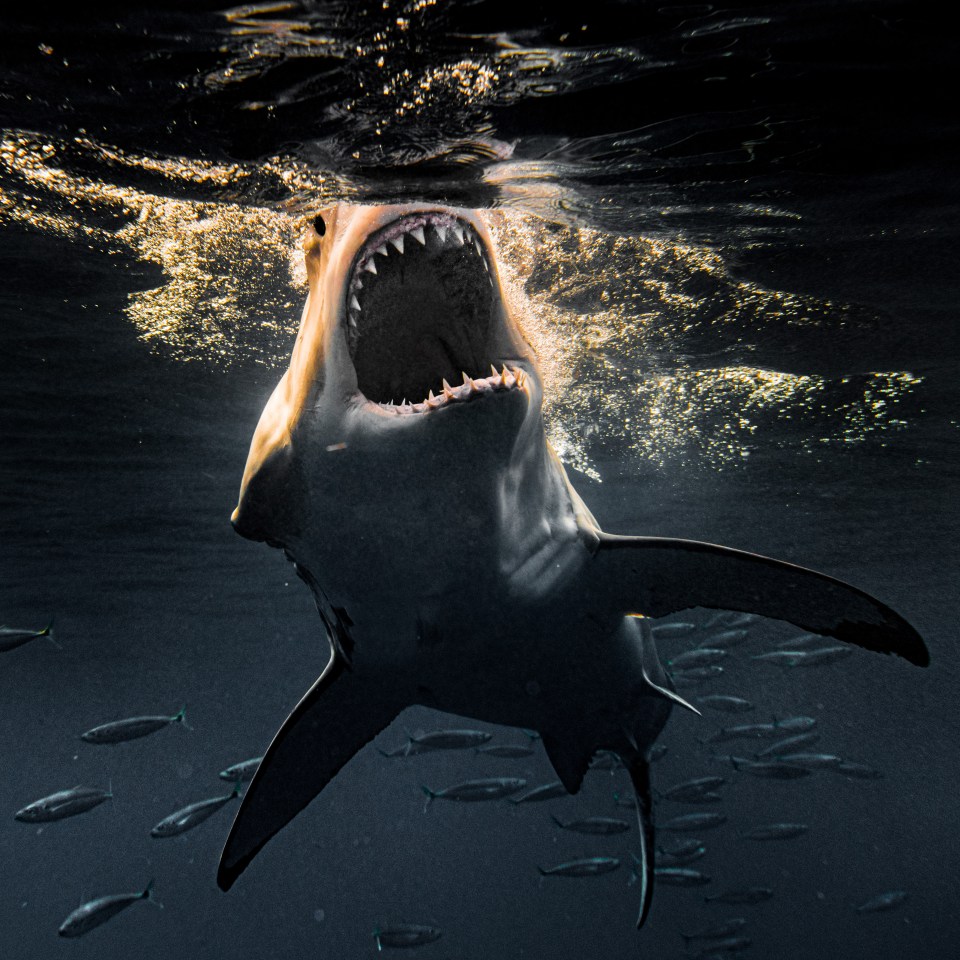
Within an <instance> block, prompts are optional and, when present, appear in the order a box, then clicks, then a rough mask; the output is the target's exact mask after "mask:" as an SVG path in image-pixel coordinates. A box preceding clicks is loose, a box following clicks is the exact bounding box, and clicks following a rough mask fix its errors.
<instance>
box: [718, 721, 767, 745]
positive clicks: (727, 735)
mask: <svg viewBox="0 0 960 960" xmlns="http://www.w3.org/2000/svg"><path fill="white" fill-rule="evenodd" d="M776 734H777V728H776V727H775V726H774V725H773V724H772V723H742V724H740V725H739V726H736V727H721V728H720V729H719V730H718V731H717V732H716V733H714V734H711V735H710V736H709V737H707V739H706V740H704V741H702V742H703V743H728V742H729V741H731V740H759V739H762V738H763V737H772V736H776Z"/></svg>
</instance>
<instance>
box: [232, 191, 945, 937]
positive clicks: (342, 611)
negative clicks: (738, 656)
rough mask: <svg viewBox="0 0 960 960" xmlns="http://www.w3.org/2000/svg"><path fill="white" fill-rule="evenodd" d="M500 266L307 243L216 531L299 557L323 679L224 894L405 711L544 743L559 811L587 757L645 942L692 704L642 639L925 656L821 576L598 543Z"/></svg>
mask: <svg viewBox="0 0 960 960" xmlns="http://www.w3.org/2000/svg"><path fill="white" fill-rule="evenodd" d="M494 251H495V248H494V244H493V242H492V239H491V236H490V232H489V229H488V227H487V225H486V223H485V221H484V219H483V216H482V215H481V214H480V213H479V212H476V211H470V210H464V209H452V208H448V207H442V206H432V205H430V206H409V205H402V206H394V205H391V206H352V205H340V206H337V207H336V208H335V209H331V210H326V211H322V212H321V213H320V215H318V216H317V217H316V219H314V221H313V223H312V225H311V226H310V227H309V228H308V230H307V235H306V238H305V241H304V252H305V259H306V268H307V275H308V280H309V294H308V297H307V302H306V305H305V308H304V311H303V317H302V321H301V325H300V330H299V334H298V337H297V340H296V344H295V346H294V348H293V354H292V357H291V360H290V366H289V368H288V370H287V371H286V373H285V374H284V375H283V377H282V378H281V380H280V382H279V384H278V385H277V387H276V389H275V391H274V392H273V394H272V396H271V397H270V400H269V401H268V403H267V405H266V408H265V409H264V411H263V414H262V416H261V418H260V422H259V424H258V426H257V428H256V431H255V433H254V436H253V440H252V443H251V447H250V453H249V457H248V460H247V464H246V469H245V471H244V475H243V480H242V484H241V490H240V499H239V504H238V506H237V508H236V510H235V511H234V514H233V517H232V522H233V525H234V527H235V528H236V530H237V531H238V532H239V533H240V534H242V535H243V536H245V537H248V538H251V539H253V540H261V541H266V542H267V543H268V544H270V545H271V546H276V547H280V548H282V549H283V550H284V551H285V552H286V555H287V556H288V558H289V559H290V560H292V561H293V563H294V564H295V566H296V571H297V573H298V574H299V576H300V577H301V578H302V579H303V580H304V581H305V582H306V583H307V584H308V585H309V587H310V589H311V590H312V592H313V595H314V597H315V600H316V605H317V609H318V611H319V613H320V617H321V619H322V621H323V624H324V626H325V628H326V634H327V637H328V638H329V644H330V659H329V662H328V664H327V666H326V668H325V669H324V671H323V673H322V674H321V676H320V677H319V678H318V679H317V680H316V682H315V683H314V684H313V686H312V687H310V689H309V690H308V691H307V693H306V694H305V695H304V697H303V699H302V700H301V701H300V702H299V703H298V704H297V705H296V707H295V708H294V709H293V712H292V713H291V714H290V716H289V717H288V718H287V720H286V722H285V723H284V724H283V726H282V727H281V728H280V730H279V732H278V733H277V735H276V736H275V738H274V740H273V742H272V743H271V744H270V747H269V749H268V750H267V752H266V754H265V756H264V758H263V760H262V762H261V764H260V766H259V769H258V770H257V773H256V775H255V776H254V778H253V780H252V781H251V783H250V785H249V788H248V790H247V793H246V795H245V796H244V798H243V802H242V804H241V806H240V809H239V811H238V813H237V817H236V820H235V822H234V824H233V827H232V829H231V831H230V834H229V837H228V839H227V841H226V845H225V847H224V850H223V854H222V857H221V861H220V868H219V873H218V883H219V885H220V886H221V887H222V888H223V889H224V890H226V889H229V888H230V886H231V885H232V884H233V883H234V881H235V880H236V879H237V877H238V876H239V875H240V874H241V873H242V872H243V870H244V869H245V868H246V867H247V866H248V864H249V863H250V861H251V860H252V859H253V858H254V856H255V855H256V854H257V852H258V851H259V850H260V849H261V848H262V847H263V845H264V844H265V843H266V842H267V841H268V840H269V839H270V837H272V836H273V835H274V834H275V833H277V831H279V830H280V829H281V828H283V827H284V826H285V825H286V824H287V823H289V822H290V821H291V820H292V819H293V818H294V817H295V816H296V815H297V814H298V813H299V812H300V811H301V810H302V809H303V808H304V807H306V806H307V804H309V803H310V802H311V801H312V800H313V799H314V797H315V796H316V795H317V794H318V793H319V792H320V791H321V790H322V789H323V788H324V787H325V786H326V784H327V783H329V781H330V780H331V778H333V777H334V776H335V775H336V773H337V771H338V770H339V769H340V768H341V767H342V766H343V765H344V764H345V763H347V761H348V760H350V758H351V757H352V756H353V755H354V754H355V753H356V752H357V751H358V750H360V749H361V747H363V746H364V744H366V743H368V742H369V741H370V740H372V739H373V738H374V737H375V736H376V735H377V734H378V733H379V732H380V731H381V730H383V729H384V728H385V727H386V726H387V725H388V724H389V723H390V722H391V721H392V720H393V719H394V718H395V717H396V716H397V714H398V713H400V712H401V711H402V710H404V709H405V708H406V707H408V706H411V705H413V704H423V705H426V706H429V707H434V708H437V709H440V710H444V711H447V712H449V713H453V714H458V715H461V716H463V717H471V718H475V719H479V720H483V721H488V722H491V723H497V724H505V725H510V726H514V727H522V728H526V729H529V730H535V731H538V732H539V733H540V735H541V737H542V739H543V745H544V747H545V749H546V752H547V755H548V756H549V759H550V761H551V763H552V764H553V766H554V768H555V769H556V771H557V775H558V776H559V778H560V780H561V781H562V782H563V784H564V786H565V787H566V788H567V790H569V791H570V792H571V793H575V792H577V790H578V789H579V788H580V784H581V781H582V780H583V776H584V773H585V771H586V769H587V766H588V765H589V763H590V760H591V758H592V757H593V756H594V754H595V753H596V752H597V751H599V750H605V751H615V752H616V753H617V754H619V755H620V757H621V758H622V759H623V761H624V764H625V765H626V767H627V768H628V769H629V771H630V776H631V779H632V781H633V784H634V787H635V790H636V795H637V809H638V813H639V819H640V827H641V829H640V843H639V846H640V854H641V855H640V857H639V860H640V861H641V862H642V864H643V867H642V869H641V870H640V871H639V872H640V880H641V892H640V900H641V906H640V913H639V920H638V925H640V924H642V923H643V920H644V918H645V917H646V915H647V911H648V910H649V906H650V899H651V894H652V876H653V872H652V866H653V865H652V858H653V822H652V811H651V804H650V786H649V774H648V754H649V751H650V749H651V747H652V746H653V744H654V741H655V740H656V738H657V736H658V734H659V733H660V731H661V730H662V729H663V726H664V724H665V723H666V721H667V718H668V716H669V714H670V711H671V709H672V707H673V706H674V705H675V704H678V703H679V704H683V705H686V704H684V701H683V700H682V699H681V698H680V697H679V696H678V695H677V694H676V692H675V691H674V689H673V687H672V685H671V682H670V680H669V678H668V676H667V674H666V673H665V671H664V668H663V666H662V665H661V663H660V660H659V658H658V656H657V650H656V646H655V644H654V641H653V637H652V634H651V630H650V628H649V622H648V619H647V618H656V617H662V616H664V615H666V614H670V613H674V612H676V611H680V610H685V609H688V608H692V607H706V608H716V609H723V610H735V611H746V612H750V613H754V614H759V615H762V616H764V617H771V618H774V619H777V620H785V621H788V622H790V623H792V624H795V625H797V626H798V627H801V628H803V629H804V630H809V631H812V632H815V633H818V634H823V635H825V636H831V637H836V638H837V639H839V640H842V641H846V642H848V643H853V644H857V645H859V646H861V647H865V648H867V649H868V650H874V651H879V652H883V653H896V654H899V655H900V656H902V657H905V658H906V659H907V660H909V661H910V662H912V663H914V664H918V665H921V666H923V665H926V664H927V662H928V660H929V657H928V653H927V650H926V648H925V646H924V643H923V640H922V639H921V638H920V636H919V635H918V634H917V632H916V631H915V630H914V629H913V627H911V626H910V624H908V623H907V622H906V621H905V620H904V619H903V618H902V617H900V616H899V615H898V614H897V613H895V612H894V611H893V610H891V609H890V608H889V607H887V606H884V605H883V604H882V603H880V602H879V601H878V600H875V599H874V598H873V597H871V596H869V595H868V594H866V593H864V592H863V591H861V590H858V589H857V588H855V587H852V586H850V585H848V584H846V583H843V582H841V581H839V580H836V579H834V578H832V577H829V576H826V575H824V574H821V573H817V572H814V571H812V570H808V569H805V568H803V567H799V566H795V565H793V564H791V563H785V562H781V561H778V560H772V559H769V558H767V557H763V556H759V555H756V554H752V553H747V552H744V551H742V550H735V549H730V548H727V547H722V546H716V545H714V544H709V543H699V542H695V541H690V540H680V539H667V538H660V537H625V536H613V535H611V534H607V533H604V532H603V531H602V530H601V529H600V527H599V525H598V523H597V521H596V520H595V519H594V517H593V515H592V514H591V513H590V510H589V509H588V508H587V506H586V504H585V503H584V502H583V500H582V499H581V498H580V496H579V495H578V494H577V492H576V491H575V490H574V488H573V486H572V485H571V483H570V480H569V478H568V477H567V475H566V473H565V471H564V469H563V467H562V465H561V464H560V461H559V460H558V458H557V456H556V454H555V453H554V452H553V450H552V449H551V447H550V445H549V443H548V442H547V439H546V435H545V432H544V423H543V416H542V410H541V405H542V404H541V401H542V395H543V391H542V383H541V378H540V375H539V373H538V370H537V363H536V359H535V357H534V353H533V350H532V349H531V347H530V345H529V344H528V342H527V341H526V340H525V339H524V336H523V334H522V332H521V328H520V326H519V325H518V323H517V322H516V320H515V318H513V317H512V316H511V315H510V312H509V310H508V307H507V305H506V303H505V299H504V296H503V291H502V288H501V283H500V278H499V273H498V268H497V260H496V256H495V252H494ZM691 709H693V708H691Z"/></svg>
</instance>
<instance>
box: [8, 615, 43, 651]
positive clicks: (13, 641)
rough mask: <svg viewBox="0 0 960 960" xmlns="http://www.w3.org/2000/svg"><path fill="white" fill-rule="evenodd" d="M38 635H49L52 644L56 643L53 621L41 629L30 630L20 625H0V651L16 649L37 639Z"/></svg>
mask: <svg viewBox="0 0 960 960" xmlns="http://www.w3.org/2000/svg"><path fill="white" fill-rule="evenodd" d="M40 637H49V638H50V640H51V641H52V642H53V644H54V646H56V645H57V642H56V640H54V639H53V621H52V620H51V621H50V622H49V623H48V624H47V625H46V626H45V627H44V628H43V629H42V630H30V629H26V628H22V627H0V653H7V652H9V651H10V650H16V649H17V647H22V646H23V645H24V644H25V643H29V642H30V641H31V640H38V639H39V638H40Z"/></svg>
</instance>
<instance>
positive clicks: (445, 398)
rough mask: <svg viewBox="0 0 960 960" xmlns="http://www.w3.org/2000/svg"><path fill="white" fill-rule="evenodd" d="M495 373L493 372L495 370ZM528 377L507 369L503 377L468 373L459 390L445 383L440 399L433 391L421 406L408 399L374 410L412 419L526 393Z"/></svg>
mask: <svg viewBox="0 0 960 960" xmlns="http://www.w3.org/2000/svg"><path fill="white" fill-rule="evenodd" d="M491 369H493V368H492V367H491ZM527 376H528V374H527V372H526V371H525V370H522V369H520V368H519V367H507V366H506V365H504V366H503V368H502V369H501V371H500V372H499V373H498V372H497V371H496V370H495V369H494V372H493V373H492V374H491V375H490V376H489V377H477V378H474V377H471V376H469V375H468V374H467V373H464V374H463V383H462V384H460V385H459V386H457V387H452V386H451V385H450V384H449V383H448V382H447V381H446V380H445V379H444V380H443V381H442V385H441V388H440V390H441V392H440V394H439V395H437V394H435V393H434V392H433V390H430V391H429V393H428V394H427V396H426V398H425V399H424V400H421V401H420V402H419V403H409V402H408V401H407V399H406V398H404V400H403V402H402V403H394V402H393V401H392V400H390V401H387V402H386V403H377V404H374V406H376V407H379V408H380V410H381V412H383V413H386V414H388V415H392V416H409V415H410V414H414V413H427V412H429V411H432V410H439V409H440V408H441V407H446V406H449V405H450V404H454V403H469V402H470V401H472V400H476V399H478V398H479V397H483V396H486V395H487V394H491V393H498V392H502V391H504V390H512V389H515V388H516V389H523V385H524V383H525V382H526V379H527Z"/></svg>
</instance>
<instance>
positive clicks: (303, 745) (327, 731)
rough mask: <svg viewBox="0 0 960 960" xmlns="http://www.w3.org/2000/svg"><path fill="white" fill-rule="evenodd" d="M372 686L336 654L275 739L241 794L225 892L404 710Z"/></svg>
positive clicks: (226, 852)
mask: <svg viewBox="0 0 960 960" xmlns="http://www.w3.org/2000/svg"><path fill="white" fill-rule="evenodd" d="M371 687H372V685H371V684H368V683H366V682H364V681H363V680H360V679H358V678H357V677H356V676H355V675H354V674H352V673H350V672H349V671H348V670H346V668H345V667H344V665H343V661H342V660H341V659H340V657H339V656H338V655H337V654H335V653H334V654H333V655H332V656H331V658H330V662H329V663H328V664H327V666H326V669H325V670H324V671H323V673H322V674H321V675H320V678H319V679H318V680H317V682H316V683H315V684H314V685H313V686H312V687H311V688H310V690H309V691H308V692H307V693H306V695H305V696H304V697H303V699H302V700H301V701H300V702H299V703H298V704H297V706H296V707H295V708H294V709H293V712H292V713H291V714H290V716H289V717H287V719H286V720H285V721H284V723H283V726H281V728H280V730H279V731H278V732H277V735H276V736H275V737H274V738H273V742H272V743H271V744H270V746H269V748H268V749H267V752H266V754H264V757H263V760H261V761H260V765H259V767H258V768H257V772H256V775H255V776H254V777H253V779H252V780H251V782H250V786H249V787H248V789H247V792H246V794H245V795H244V797H243V800H242V802H241V804H240V809H239V810H238V811H237V816H236V819H235V820H234V822H233V826H232V827H231V829H230V834H229V836H228V837H227V842H226V844H225V845H224V848H223V853H222V854H221V856H220V868H219V870H218V872H217V884H218V885H219V886H220V888H221V889H222V890H229V889H230V887H231V886H232V885H233V883H234V881H235V880H236V879H237V877H239V876H240V874H241V873H243V871H244V870H245V869H246V867H247V865H248V864H249V863H250V861H251V860H252V859H253V858H254V857H255V856H256V855H257V853H258V852H259V851H260V849H261V848H262V847H263V845H264V844H265V843H266V842H267V841H268V840H269V839H270V838H271V837H272V836H273V835H274V834H275V833H277V832H278V831H279V830H280V829H282V828H283V827H284V826H286V824H288V823H289V822H290V821H291V820H292V819H293V818H294V817H295V816H296V815H297V814H298V813H299V812H300V811H301V810H303V808H304V807H306V806H307V804H308V803H310V801H311V800H312V799H313V798H314V797H315V796H316V795H317V794H318V793H319V792H320V791H321V790H322V789H323V788H324V787H325V786H326V785H327V784H328V783H329V782H330V780H331V779H332V778H333V777H334V775H335V774H336V773H337V771H338V770H339V769H340V768H341V767H342V766H343V765H344V764H345V763H346V762H347V761H348V760H349V759H350V758H351V757H352V756H353V755H354V754H355V753H356V752H357V751H358V750H360V748H361V747H363V746H364V745H365V744H366V743H368V742H369V741H370V740H372V739H373V738H374V737H375V736H376V735H377V734H378V733H380V731H381V730H383V729H384V727H386V726H387V725H388V724H389V723H390V721H391V720H393V718H394V717H395V716H396V715H397V713H399V710H400V708H399V707H397V706H396V705H394V704H388V703H386V702H384V701H383V699H382V697H381V696H380V695H379V694H380V691H379V689H371Z"/></svg>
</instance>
